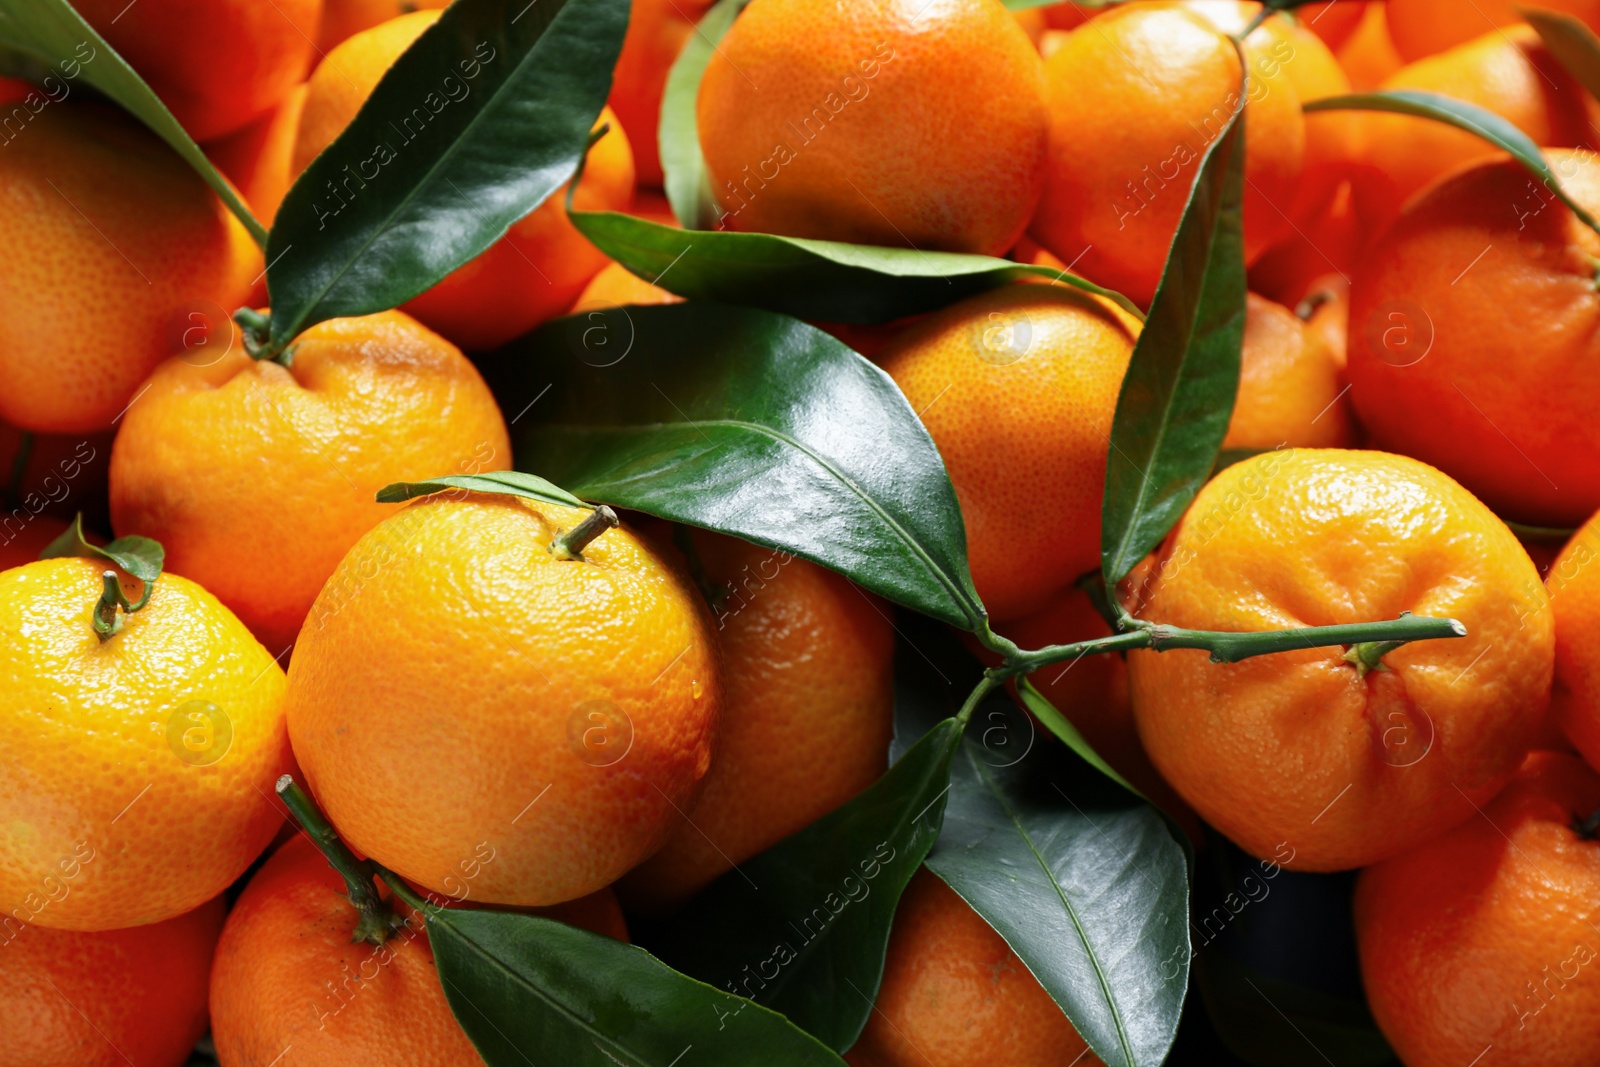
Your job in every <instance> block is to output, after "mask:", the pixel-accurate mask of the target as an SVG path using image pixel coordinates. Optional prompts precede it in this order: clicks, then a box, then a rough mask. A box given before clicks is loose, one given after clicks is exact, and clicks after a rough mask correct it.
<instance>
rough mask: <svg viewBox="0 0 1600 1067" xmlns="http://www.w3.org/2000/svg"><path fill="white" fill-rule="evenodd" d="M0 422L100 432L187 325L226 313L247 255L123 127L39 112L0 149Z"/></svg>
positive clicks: (88, 114)
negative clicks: (191, 318) (1, 252)
mask: <svg viewBox="0 0 1600 1067" xmlns="http://www.w3.org/2000/svg"><path fill="white" fill-rule="evenodd" d="M0 244H3V245H4V246H5V248H6V249H7V250H8V251H7V254H6V255H5V256H4V257H3V258H0V418H4V419H6V420H7V421H9V422H12V423H15V424H16V425H18V426H20V427H23V428H25V429H29V430H36V431H41V432H45V433H69V432H86V431H93V430H102V429H106V428H108V427H110V426H111V424H112V422H113V421H114V420H115V419H116V418H117V416H118V414H119V413H120V412H122V410H123V409H124V408H126V407H127V406H128V403H129V402H130V401H131V400H132V399H133V396H134V393H135V392H136V391H137V390H138V388H139V383H140V382H142V381H143V380H144V378H145V377H146V376H147V375H148V374H149V373H150V371H151V370H152V369H153V368H154V367H155V365H156V364H157V363H159V362H161V360H162V359H163V358H165V357H166V356H167V355H169V354H170V353H172V352H174V351H177V350H179V346H180V345H181V338H182V335H183V331H184V329H185V328H186V326H187V325H188V315H190V314H191V313H194V312H196V311H197V309H198V310H200V311H204V312H207V313H209V314H211V315H213V316H219V315H222V314H226V313H227V312H228V311H231V310H232V309H233V308H235V307H237V306H239V304H240V303H241V302H242V301H243V299H244V297H245V296H246V295H248V293H249V291H250V285H251V281H252V279H254V278H255V277H256V275H258V274H259V273H261V253H260V251H259V250H258V249H257V248H256V246H255V244H254V243H253V242H252V241H251V240H250V236H249V234H248V233H247V232H246V231H245V229H244V227H243V226H242V225H240V223H239V222H238V220H236V219H235V218H234V217H233V216H232V215H231V214H229V213H228V210H227V208H225V207H224V206H223V205H222V202H221V201H220V200H219V199H218V198H217V196H216V194H214V193H213V192H212V191H211V190H210V189H209V188H207V187H206V185H205V183H204V182H202V181H201V180H200V177H199V176H198V175H197V174H195V172H194V171H193V170H191V169H190V168H189V165H188V164H186V163H185V162H184V161H183V160H182V159H181V158H179V156H178V155H177V154H176V153H175V152H173V151H172V149H170V148H168V147H167V146H166V145H165V144H164V143H162V142H161V141H159V140H157V139H156V137H155V135H154V134H151V133H149V132H148V131H147V130H145V129H144V128H143V127H141V126H139V125H138V124H137V123H136V122H135V121H134V120H133V119H131V118H129V117H127V116H126V115H122V114H119V113H114V112H111V111H109V110H106V109H103V108H101V107H99V106H97V105H92V104H84V105H77V104H65V103H64V104H53V105H51V106H50V107H48V108H46V109H45V110H44V111H41V112H40V113H39V114H38V115H37V116H36V117H34V118H33V119H32V121H30V122H29V123H28V125H27V127H26V128H24V129H23V131H22V132H21V134H19V135H18V136H17V137H16V138H15V139H14V140H12V141H11V142H10V143H9V144H7V146H6V148H5V151H4V152H0Z"/></svg>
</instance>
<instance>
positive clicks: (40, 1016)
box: [0, 898, 224, 1067]
mask: <svg viewBox="0 0 1600 1067" xmlns="http://www.w3.org/2000/svg"><path fill="white" fill-rule="evenodd" d="M223 911H224V907H223V903H222V900H221V899H220V898H218V899H216V900H213V901H211V902H210V903H208V904H202V905H201V906H200V907H198V908H196V909H195V910H193V911H190V912H186V913H184V914H183V915H179V916H176V917H175V918H171V919H167V920H165V921H164V922H158V923H150V924H148V925H145V926H135V927H132V928H131V929H127V930H105V931H101V932H99V933H78V932H76V931H71V930H46V929H42V928H40V927H37V926H31V927H29V926H20V925H18V924H16V923H14V922H7V923H6V924H5V927H4V930H3V932H0V948H3V950H4V951H0V1015H4V1017H5V1018H6V1019H7V1020H8V1025H7V1026H6V1041H5V1044H4V1045H3V1046H0V1067H126V1065H127V1064H130V1063H132V1064H137V1065H138V1067H181V1065H182V1064H184V1063H187V1062H188V1061H189V1050H190V1049H192V1048H193V1047H194V1043H195V1041H196V1040H198V1039H199V1037H200V1035H201V1034H203V1033H205V1029H206V979H207V975H208V974H209V973H210V970H211V951H212V949H213V948H214V947H215V946H216V943H217V934H218V933H219V932H220V931H221V930H222V916H223Z"/></svg>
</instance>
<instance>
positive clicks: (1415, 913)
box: [1355, 752, 1600, 1067]
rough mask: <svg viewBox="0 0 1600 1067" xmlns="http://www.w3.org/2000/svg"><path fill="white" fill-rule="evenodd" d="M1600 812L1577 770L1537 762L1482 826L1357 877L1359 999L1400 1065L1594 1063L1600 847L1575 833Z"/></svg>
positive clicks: (1548, 758) (1598, 793) (1474, 824)
mask: <svg viewBox="0 0 1600 1067" xmlns="http://www.w3.org/2000/svg"><path fill="white" fill-rule="evenodd" d="M1596 806H1600V777H1597V776H1596V775H1595V772H1594V771H1593V770H1592V769H1590V768H1589V767H1587V766H1585V765H1584V763H1583V761H1582V760H1580V759H1578V758H1577V757H1576V756H1571V755H1568V754H1566V753H1558V752H1535V753H1533V754H1532V755H1530V756H1529V757H1528V759H1527V762H1526V763H1524V764H1523V765H1522V767H1521V769H1520V770H1518V772H1517V776H1516V778H1514V779H1513V780H1512V782H1511V784H1510V785H1508V786H1507V787H1506V788H1505V791H1504V792H1502V793H1501V794H1500V795H1499V796H1497V797H1495V798H1494V800H1493V801H1491V802H1489V803H1488V804H1486V805H1485V806H1484V810H1483V815H1482V817H1479V816H1476V815H1475V816H1473V817H1472V818H1471V819H1469V820H1467V821H1466V822H1464V823H1462V824H1461V825H1460V826H1458V827H1456V828H1455V829H1454V830H1452V831H1451V832H1450V833H1449V834H1446V835H1445V836H1443V837H1441V838H1438V839H1437V840H1434V841H1430V842H1428V843H1427V844H1425V845H1423V846H1422V847H1420V848H1417V849H1414V850H1411V851H1409V852H1407V853H1405V854H1404V855H1400V856H1396V857H1395V858H1393V859H1390V860H1386V861H1385V862H1383V863H1380V864H1378V865H1376V866H1374V867H1370V868H1368V869H1367V870H1365V871H1363V872H1361V877H1360V878H1359V879H1358V880H1357V882H1356V895H1355V926H1356V943H1357V946H1358V948H1359V949H1360V954H1361V974H1362V978H1363V980H1364V983H1365V985H1366V991H1367V1000H1368V1003H1369V1004H1370V1005H1371V1008H1372V1014H1373V1015H1374V1017H1375V1018H1376V1019H1377V1022H1378V1025H1379V1027H1380V1028H1381V1029H1382V1030H1383V1034H1384V1036H1385V1037H1387V1038H1388V1039H1389V1043H1390V1044H1391V1045H1393V1046H1394V1049H1395V1052H1396V1053H1398V1054H1399V1057H1400V1059H1402V1060H1403V1061H1405V1063H1406V1064H1407V1067H1462V1065H1464V1064H1468V1063H1471V1062H1472V1059H1473V1057H1474V1056H1476V1057H1479V1058H1480V1060H1481V1062H1482V1063H1483V1064H1490V1063H1500V1064H1505V1065H1507V1067H1535V1065H1537V1067H1588V1065H1589V1064H1593V1063H1595V1062H1597V1061H1600V1027H1597V1026H1596V1024H1597V1023H1600V985H1597V984H1596V983H1595V981H1594V976H1593V975H1592V974H1590V973H1589V972H1590V970H1591V969H1592V968H1593V965H1594V963H1595V960H1596V949H1595V926H1596V924H1600V908H1597V904H1596V902H1597V901H1600V844H1597V843H1596V842H1595V841H1594V840H1592V839H1591V840H1585V839H1583V838H1582V837H1580V836H1578V834H1577V833H1576V832H1575V831H1574V829H1573V826H1574V824H1575V823H1577V822H1580V821H1581V820H1583V819H1585V818H1587V817H1588V816H1589V814H1590V813H1591V812H1593V811H1594V810H1595V808H1596ZM1491 1047H1492V1051H1489V1052H1488V1053H1487V1054H1485V1050H1486V1049H1491Z"/></svg>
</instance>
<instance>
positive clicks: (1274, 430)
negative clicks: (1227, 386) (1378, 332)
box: [1222, 293, 1355, 449]
mask: <svg viewBox="0 0 1600 1067" xmlns="http://www.w3.org/2000/svg"><path fill="white" fill-rule="evenodd" d="M1330 313H1332V312H1330ZM1339 370H1340V367H1339V361H1338V357H1337V356H1336V355H1335V354H1334V353H1333V352H1332V351H1330V350H1329V346H1328V345H1327V343H1326V341H1325V339H1324V337H1323V335H1322V333H1321V332H1320V331H1318V330H1315V329H1313V328H1312V327H1311V326H1310V325H1309V324H1308V323H1304V322H1301V321H1300V318H1299V316H1297V315H1296V314H1295V313H1294V312H1292V311H1290V310H1289V309H1288V308H1286V307H1284V306H1283V305H1282V304H1275V303H1273V302H1272V301H1270V300H1268V299H1266V298H1265V297H1260V296H1257V295H1256V294H1255V293H1250V294H1249V295H1248V297H1247V299H1246V301H1245V327H1244V351H1243V352H1242V354H1241V359H1240V368H1239V395H1238V399H1237V400H1236V401H1235V402H1234V406H1233V418H1232V420H1231V421H1230V422H1229V423H1228V435H1227V437H1226V438H1224V439H1223V442H1222V447H1223V448H1257V449H1263V448H1278V447H1280V446H1282V445H1286V444H1287V445H1290V446H1293V447H1295V448H1348V447H1349V446H1350V445H1352V444H1354V443H1355V428H1354V427H1353V426H1352V425H1351V423H1350V407H1349V402H1348V401H1346V400H1345V398H1344V395H1343V394H1344V391H1345V384H1344V381H1343V378H1342V376H1341V375H1340V373H1339Z"/></svg>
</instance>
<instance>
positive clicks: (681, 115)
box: [658, 0, 750, 230]
mask: <svg viewBox="0 0 1600 1067" xmlns="http://www.w3.org/2000/svg"><path fill="white" fill-rule="evenodd" d="M749 2H750V0H718V3H717V4H716V5H714V6H713V7H712V8H711V10H710V11H707V12H706V13H705V15H704V16H703V17H702V18H701V19H700V24H699V25H698V26H696V27H695V32H694V34H693V35H692V36H690V38H689V40H688V41H687V42H685V43H684V46H683V51H682V52H679V53H678V58H677V61H676V62H674V63H673V64H672V72H671V73H670V74H669V75H668V76H667V88H666V92H664V93H663V94H662V96H661V129H660V135H659V138H658V143H659V144H660V149H661V173H662V178H663V181H662V184H663V185H664V186H665V187H666V193H667V202H668V203H670V204H671V205H672V213H673V214H674V215H676V216H677V218H678V221H679V222H681V223H683V226H684V228H685V229H689V230H703V229H705V228H706V227H708V226H710V225H711V222H712V220H713V219H715V218H716V217H717V214H718V212H719V210H720V209H719V208H718V206H717V201H716V198H715V197H714V196H712V195H711V179H710V178H709V177H708V175H707V172H706V157H705V155H704V154H703V153H701V151H700V126H699V122H698V121H697V120H696V118H695V105H696V103H697V101H698V100H699V97H700V79H701V77H702V76H704V74H705V72H706V64H707V63H710V62H711V57H712V55H713V54H714V53H715V52H716V49H717V42H718V41H720V40H722V37H723V34H725V33H727V32H728V27H729V26H732V25H733V20H734V19H735V18H737V17H738V16H739V12H741V11H743V10H744V8H745V5H746V4H748V3H749Z"/></svg>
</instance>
